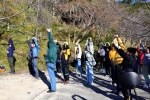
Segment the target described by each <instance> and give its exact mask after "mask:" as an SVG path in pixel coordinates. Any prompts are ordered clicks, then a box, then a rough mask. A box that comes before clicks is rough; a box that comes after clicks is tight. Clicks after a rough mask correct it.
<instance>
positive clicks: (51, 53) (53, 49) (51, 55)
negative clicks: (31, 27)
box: [44, 29, 58, 93]
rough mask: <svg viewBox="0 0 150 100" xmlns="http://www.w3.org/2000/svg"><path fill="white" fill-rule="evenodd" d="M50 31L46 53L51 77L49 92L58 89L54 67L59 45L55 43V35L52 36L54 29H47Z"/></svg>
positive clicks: (45, 56)
mask: <svg viewBox="0 0 150 100" xmlns="http://www.w3.org/2000/svg"><path fill="white" fill-rule="evenodd" d="M47 32H48V39H49V41H48V43H47V47H48V48H47V54H46V55H44V58H45V62H46V64H47V69H48V74H49V77H50V86H49V91H47V92H48V93H49V92H55V91H56V77H55V73H54V68H55V65H56V60H57V50H58V46H57V45H56V44H55V43H54V40H53V37H52V31H51V29H47Z"/></svg>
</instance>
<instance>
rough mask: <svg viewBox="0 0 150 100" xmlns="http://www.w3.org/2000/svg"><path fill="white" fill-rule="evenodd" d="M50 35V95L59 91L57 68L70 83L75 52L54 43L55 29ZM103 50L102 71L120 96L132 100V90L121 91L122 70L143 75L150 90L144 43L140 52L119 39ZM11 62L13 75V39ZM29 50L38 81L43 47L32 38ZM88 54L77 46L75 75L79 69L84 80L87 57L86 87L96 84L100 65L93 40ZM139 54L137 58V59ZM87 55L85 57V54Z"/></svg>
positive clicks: (148, 55) (149, 59)
mask: <svg viewBox="0 0 150 100" xmlns="http://www.w3.org/2000/svg"><path fill="white" fill-rule="evenodd" d="M47 33H48V42H47V53H46V54H44V55H43V56H44V59H45V63H46V65H47V69H48V74H49V77H50V85H49V91H48V92H55V91H56V77H55V72H54V70H55V66H56V70H57V73H58V74H61V73H63V76H64V80H63V83H64V84H68V83H69V57H70V55H71V51H70V48H69V45H68V43H67V42H64V44H63V46H62V47H61V45H60V44H59V43H58V41H57V40H54V39H53V36H52V31H51V29H47ZM100 44H101V46H100V47H99V49H98V54H99V56H98V58H99V59H100V69H101V70H102V69H105V70H106V71H105V72H106V76H111V78H112V84H113V85H115V86H116V91H117V92H116V93H117V94H119V92H120V91H122V93H123V96H124V98H125V100H130V99H131V98H132V95H131V89H128V88H125V87H121V86H120V84H119V75H120V72H119V70H122V72H132V71H134V72H136V73H138V74H141V72H142V74H143V76H144V78H145V81H146V83H145V84H144V85H143V87H144V88H150V79H149V77H148V70H149V65H150V51H149V50H150V48H149V47H147V48H146V49H145V48H144V46H143V45H142V42H141V41H140V46H139V47H138V48H133V47H130V48H127V49H126V48H125V46H124V44H123V42H122V41H121V39H120V38H119V37H118V35H115V36H114V39H113V41H112V43H111V44H109V43H108V42H107V43H106V44H103V43H100ZM8 45H9V48H8V52H7V57H8V62H9V65H10V69H11V71H10V73H11V74H14V73H15V69H14V56H13V51H14V50H15V47H14V45H13V41H12V39H9V41H8ZM28 46H29V48H30V52H29V58H28V61H29V69H31V70H30V71H31V72H30V73H31V74H32V75H33V76H34V77H35V78H36V79H39V77H40V75H39V71H38V66H37V64H38V53H39V50H40V46H39V45H38V41H37V39H36V38H35V37H33V38H32V42H30V38H28ZM84 49H85V50H84V53H83V52H82V49H81V46H80V44H79V41H77V42H76V44H75V56H74V60H75V67H76V72H75V75H76V76H77V75H78V69H80V75H79V77H81V78H82V67H81V58H82V55H83V57H84V62H82V63H84V64H85V66H86V83H87V84H88V85H91V84H92V83H93V80H94V74H93V67H94V66H95V65H96V61H95V59H94V46H93V41H92V38H91V37H90V38H88V39H87V41H86V43H85V47H84ZM136 52H137V54H138V55H137V56H136ZM82 53H83V54H82Z"/></svg>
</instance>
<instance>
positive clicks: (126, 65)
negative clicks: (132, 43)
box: [117, 49, 136, 72]
mask: <svg viewBox="0 0 150 100" xmlns="http://www.w3.org/2000/svg"><path fill="white" fill-rule="evenodd" d="M117 52H118V53H119V55H120V56H121V57H122V58H123V61H122V64H121V65H122V69H123V70H124V71H127V72H128V71H132V69H133V63H134V62H135V61H136V59H135V55H134V54H132V55H130V54H127V53H126V52H124V51H123V50H122V49H117Z"/></svg>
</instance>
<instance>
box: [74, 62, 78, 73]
mask: <svg viewBox="0 0 150 100" xmlns="http://www.w3.org/2000/svg"><path fill="white" fill-rule="evenodd" d="M75 66H76V75H78V60H77V61H76V64H75Z"/></svg>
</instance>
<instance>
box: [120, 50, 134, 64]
mask: <svg viewBox="0 0 150 100" xmlns="http://www.w3.org/2000/svg"><path fill="white" fill-rule="evenodd" d="M117 52H118V53H119V55H120V56H121V57H122V58H123V59H126V60H128V61H132V60H133V59H132V58H131V57H130V56H129V55H128V54H127V53H126V52H125V51H124V50H122V49H117Z"/></svg>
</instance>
